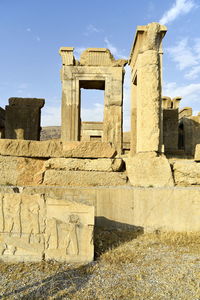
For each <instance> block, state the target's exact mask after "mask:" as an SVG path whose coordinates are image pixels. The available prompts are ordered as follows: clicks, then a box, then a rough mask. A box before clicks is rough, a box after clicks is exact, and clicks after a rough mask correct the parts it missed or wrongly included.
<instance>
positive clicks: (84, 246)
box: [0, 194, 94, 262]
mask: <svg viewBox="0 0 200 300" xmlns="http://www.w3.org/2000/svg"><path fill="white" fill-rule="evenodd" d="M93 226H94V207H93V206H89V205H86V204H80V203H78V202H75V201H68V200H55V199H52V198H48V199H45V197H44V196H43V195H22V194H0V259H1V260H3V261H8V262H19V261H40V260H42V259H55V260H58V261H68V262H72V261H73V262H86V261H91V260H92V259H93V252H94V248H93Z"/></svg>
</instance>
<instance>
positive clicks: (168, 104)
mask: <svg viewBox="0 0 200 300" xmlns="http://www.w3.org/2000/svg"><path fill="white" fill-rule="evenodd" d="M181 99H182V97H174V98H173V99H172V98H170V97H167V96H163V97H162V108H163V109H178V108H179V104H180V101H181Z"/></svg>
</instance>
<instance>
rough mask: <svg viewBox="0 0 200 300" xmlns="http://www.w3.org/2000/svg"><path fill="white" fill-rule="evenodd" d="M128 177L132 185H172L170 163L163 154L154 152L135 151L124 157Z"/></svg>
mask: <svg viewBox="0 0 200 300" xmlns="http://www.w3.org/2000/svg"><path fill="white" fill-rule="evenodd" d="M126 169H127V174H128V178H129V180H130V182H131V184H132V185H133V186H142V187H150V186H153V187H161V186H173V185H174V182H173V177H172V171H171V168H170V164H169V162H168V160H167V159H166V157H165V156H164V155H161V156H157V154H156V153H155V152H144V153H142V152H141V153H137V154H136V155H135V156H134V157H132V158H128V159H126Z"/></svg>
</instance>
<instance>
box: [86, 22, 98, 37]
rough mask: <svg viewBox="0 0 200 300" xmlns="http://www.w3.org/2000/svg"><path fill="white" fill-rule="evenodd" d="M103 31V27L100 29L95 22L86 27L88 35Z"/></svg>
mask: <svg viewBox="0 0 200 300" xmlns="http://www.w3.org/2000/svg"><path fill="white" fill-rule="evenodd" d="M100 32H102V30H101V29H98V28H96V27H95V26H94V25H93V24H89V25H88V26H87V27H86V31H85V33H84V35H86V36H88V35H90V34H93V33H100Z"/></svg>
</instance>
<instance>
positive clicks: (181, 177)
mask: <svg viewBox="0 0 200 300" xmlns="http://www.w3.org/2000/svg"><path fill="white" fill-rule="evenodd" d="M173 169H174V179H175V183H176V184H177V185H184V186H187V185H200V164H199V163H196V162H194V161H190V160H183V161H182V160H180V161H176V162H175V163H174V165H173Z"/></svg>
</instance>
